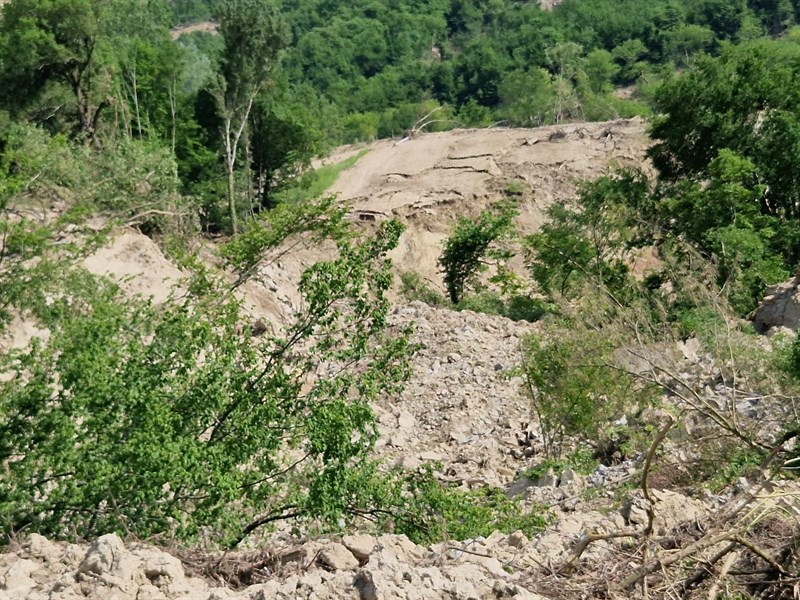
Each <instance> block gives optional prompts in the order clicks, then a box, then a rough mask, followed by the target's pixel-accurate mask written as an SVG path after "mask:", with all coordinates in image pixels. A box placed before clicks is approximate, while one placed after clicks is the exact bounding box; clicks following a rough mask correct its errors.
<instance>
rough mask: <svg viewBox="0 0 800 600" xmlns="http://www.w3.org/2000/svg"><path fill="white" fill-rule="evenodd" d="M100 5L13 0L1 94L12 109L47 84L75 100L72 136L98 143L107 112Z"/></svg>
mask: <svg viewBox="0 0 800 600" xmlns="http://www.w3.org/2000/svg"><path fill="white" fill-rule="evenodd" d="M109 4H115V3H114V2H112V3H108V2H100V1H99V0H77V1H75V2H73V1H72V0H14V2H11V3H9V4H7V5H6V6H4V7H3V13H2V19H0V54H2V55H3V56H5V57H10V56H14V60H5V61H4V62H3V71H2V73H0V90H2V92H1V93H2V98H3V102H4V104H5V105H6V106H8V107H9V108H13V109H20V108H22V107H23V105H24V104H27V103H29V102H31V101H32V100H34V99H39V98H40V97H41V96H42V94H43V92H44V91H45V90H46V88H47V87H48V85H49V84H51V83H60V84H63V85H65V86H67V88H68V89H69V90H70V92H71V93H72V95H73V100H74V108H75V112H76V121H77V122H76V125H75V130H76V132H77V133H78V134H79V135H80V136H82V137H84V138H85V139H86V140H87V141H89V142H96V141H97V137H96V136H97V130H98V125H99V122H100V119H101V117H102V115H103V112H104V111H105V110H106V109H107V108H108V107H109V104H110V103H109V100H108V92H109V91H110V85H109V84H110V78H111V73H110V72H109V67H110V65H109V62H108V60H107V57H106V56H105V55H104V49H103V48H102V41H103V34H104V31H103V20H104V16H105V15H104V13H105V11H107V10H108V9H110V8H111V9H113V7H111V6H109Z"/></svg>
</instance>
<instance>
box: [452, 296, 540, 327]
mask: <svg viewBox="0 0 800 600" xmlns="http://www.w3.org/2000/svg"><path fill="white" fill-rule="evenodd" d="M455 308H456V310H471V311H473V312H478V313H483V314H486V315H498V316H501V317H506V318H508V319H511V320H512V321H528V322H530V323H535V322H536V321H538V320H539V319H541V318H542V317H543V316H544V315H546V314H548V313H552V312H554V311H555V306H554V305H553V304H551V303H549V302H546V301H544V300H540V299H539V298H531V297H530V296H525V295H522V294H514V295H512V296H511V297H509V298H504V297H503V296H502V295H501V294H500V293H498V292H491V291H485V292H481V293H479V294H474V295H471V296H467V297H466V298H464V299H463V300H462V301H461V302H459V303H458V304H457V305H456V307H455Z"/></svg>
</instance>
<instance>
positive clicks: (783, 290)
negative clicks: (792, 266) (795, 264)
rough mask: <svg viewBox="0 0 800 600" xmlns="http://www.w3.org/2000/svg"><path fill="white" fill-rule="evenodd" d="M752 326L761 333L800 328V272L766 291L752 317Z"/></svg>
mask: <svg viewBox="0 0 800 600" xmlns="http://www.w3.org/2000/svg"><path fill="white" fill-rule="evenodd" d="M753 324H754V325H755V327H756V329H757V330H758V331H761V332H768V331H769V330H771V329H774V328H786V329H790V330H792V331H796V330H797V328H798V326H800V272H798V273H797V274H796V275H795V276H794V278H793V279H791V280H789V281H786V282H784V283H781V284H778V285H776V286H773V287H771V288H770V289H769V290H767V296H766V297H765V298H764V300H763V301H762V302H761V306H759V307H758V308H757V309H756V311H755V314H754V315H753Z"/></svg>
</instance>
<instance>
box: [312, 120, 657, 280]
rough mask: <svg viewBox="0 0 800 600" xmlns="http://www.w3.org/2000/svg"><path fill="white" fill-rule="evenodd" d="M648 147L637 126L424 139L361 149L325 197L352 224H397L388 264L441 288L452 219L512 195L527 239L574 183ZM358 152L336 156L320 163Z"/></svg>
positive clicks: (637, 159)
mask: <svg viewBox="0 0 800 600" xmlns="http://www.w3.org/2000/svg"><path fill="white" fill-rule="evenodd" d="M648 145H649V141H648V138H647V135H646V131H645V123H644V121H642V120H641V119H631V120H618V121H610V122H605V123H581V124H572V125H556V126H552V127H541V128H538V129H480V130H456V131H448V132H443V133H430V134H423V135H420V136H418V137H413V138H410V139H407V140H405V141H402V142H395V141H391V140H384V141H380V142H375V143H373V144H369V145H368V146H366V148H367V149H368V150H369V152H368V153H367V154H366V155H365V156H363V157H362V158H361V159H360V160H359V161H358V162H357V163H356V164H355V165H354V166H352V167H351V168H349V169H347V170H345V171H344V172H343V173H342V174H341V175H340V176H339V179H338V180H337V181H336V183H335V184H334V185H333V187H332V188H331V189H330V190H329V191H330V192H332V193H335V194H337V195H338V196H339V198H340V200H341V201H342V202H343V203H346V204H347V205H349V206H351V207H352V211H353V218H354V219H356V220H358V221H364V222H372V221H376V220H380V219H384V218H389V217H398V218H400V220H401V221H403V222H404V223H405V224H406V227H407V229H406V232H405V234H404V235H403V238H402V239H401V241H400V245H399V247H398V249H397V250H396V251H395V252H394V255H393V259H394V260H395V262H396V264H397V267H398V269H399V270H403V271H416V272H418V273H419V274H420V275H422V276H423V277H424V278H426V279H428V280H429V281H432V282H439V280H440V279H441V277H440V275H439V270H438V266H437V264H436V261H437V259H438V257H439V254H440V253H441V243H442V241H443V240H444V239H445V238H446V237H447V236H448V235H449V234H450V232H451V231H452V229H453V225H454V224H455V222H456V220H457V219H458V218H460V217H474V216H476V215H478V214H479V213H480V211H481V210H483V209H485V208H487V207H488V206H489V205H490V204H492V203H493V202H496V201H497V200H499V199H501V198H502V197H504V196H506V195H508V194H509V190H513V193H514V195H515V199H516V201H517V204H518V207H519V211H520V214H519V217H518V219H517V226H518V228H519V230H520V232H521V233H523V234H526V233H532V232H534V231H535V230H536V229H538V227H539V226H541V224H542V223H543V222H544V219H545V211H546V210H547V208H548V207H549V206H550V205H551V204H553V203H554V202H562V203H565V202H569V201H570V200H571V199H572V198H574V196H575V190H576V186H577V184H578V182H581V181H586V180H590V179H594V178H596V177H598V176H600V175H602V174H604V173H606V172H608V171H609V169H611V168H613V167H623V166H635V167H643V166H645V163H644V154H645V150H646V148H647V147H648ZM359 149H360V148H353V147H348V148H343V149H341V150H339V151H338V152H335V153H334V154H333V155H332V156H330V157H329V158H328V159H327V160H326V162H327V163H337V162H340V161H341V160H344V159H345V158H347V157H349V156H352V155H353V154H354V153H356V152H358V151H359ZM510 186H511V187H510Z"/></svg>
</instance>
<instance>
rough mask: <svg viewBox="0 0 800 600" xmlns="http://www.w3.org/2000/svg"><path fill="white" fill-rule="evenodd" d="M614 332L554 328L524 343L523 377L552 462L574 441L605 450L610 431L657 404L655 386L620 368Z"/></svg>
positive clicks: (533, 336) (521, 371)
mask: <svg viewBox="0 0 800 600" xmlns="http://www.w3.org/2000/svg"><path fill="white" fill-rule="evenodd" d="M614 350H615V339H614V335H613V334H611V333H610V332H609V331H602V330H592V329H588V328H583V327H578V326H577V324H576V323H573V324H571V326H570V327H569V329H567V328H566V327H554V328H552V329H550V330H549V331H547V332H546V333H545V334H544V335H530V336H528V337H526V338H525V339H524V340H523V345H522V351H523V362H522V365H521V366H520V374H521V375H522V377H523V380H524V384H523V390H524V392H525V394H526V396H527V397H528V400H529V401H530V403H531V411H532V413H533V415H534V416H535V417H536V420H537V422H538V423H539V426H540V427H541V431H542V437H543V441H544V449H545V454H546V456H547V458H550V459H560V458H561V456H562V452H563V448H564V444H565V442H566V441H567V439H568V438H577V439H581V440H583V441H585V442H587V443H589V444H591V445H592V446H593V447H594V449H595V451H598V450H600V449H601V444H602V441H603V439H604V435H605V433H606V429H607V428H608V427H609V426H610V425H611V423H612V422H614V421H616V420H618V419H619V418H620V417H622V416H624V415H626V413H627V412H629V411H633V412H636V411H639V410H641V408H642V407H643V406H645V405H647V404H649V403H651V402H652V400H653V391H652V389H651V388H650V387H649V386H646V385H642V384H640V383H639V382H638V381H637V379H636V378H635V377H634V376H633V375H631V374H629V373H628V372H626V371H624V370H622V369H617V368H615V367H614V364H613V360H612V354H613V351H614Z"/></svg>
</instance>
